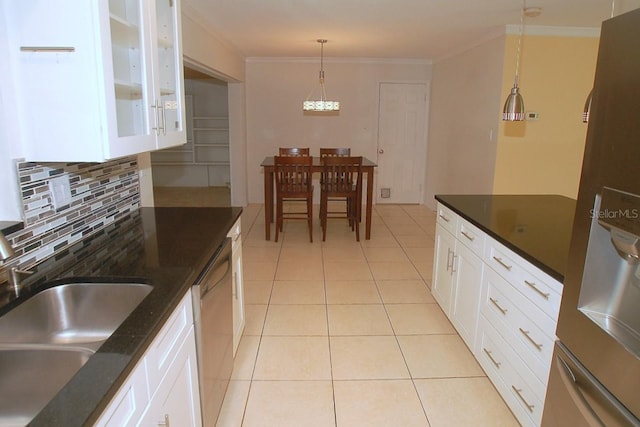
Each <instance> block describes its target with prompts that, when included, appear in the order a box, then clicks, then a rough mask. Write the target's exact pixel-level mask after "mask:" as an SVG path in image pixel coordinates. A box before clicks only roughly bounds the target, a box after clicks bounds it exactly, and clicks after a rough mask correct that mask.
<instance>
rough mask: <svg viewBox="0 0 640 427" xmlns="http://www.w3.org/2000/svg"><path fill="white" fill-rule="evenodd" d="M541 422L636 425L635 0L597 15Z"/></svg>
mask: <svg viewBox="0 0 640 427" xmlns="http://www.w3.org/2000/svg"><path fill="white" fill-rule="evenodd" d="M588 126H589V127H588V131H587V143H586V147H585V155H584V162H583V167H582V177H581V180H580V191H579V194H578V202H577V206H576V215H575V220H574V225H573V234H572V240H571V247H570V252H569V265H568V267H567V272H566V277H565V283H564V293H563V296H562V303H561V307H560V316H559V319H558V330H557V335H558V338H559V342H557V343H556V347H555V351H554V357H553V364H552V367H551V374H550V378H549V385H548V389H547V397H546V401H545V408H544V414H543V418H542V425H543V426H558V427H559V426H583V425H584V426H601V425H605V426H627V425H635V426H640V421H639V419H640V263H639V259H638V257H639V254H640V9H637V10H634V11H631V12H628V13H625V14H623V15H619V16H617V17H615V18H612V19H609V20H607V21H605V22H604V23H603V24H602V31H601V36H600V46H599V50H598V61H597V66H596V76H595V83H594V89H593V100H592V108H591V115H590V119H589V124H588Z"/></svg>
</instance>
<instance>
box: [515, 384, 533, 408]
mask: <svg viewBox="0 0 640 427" xmlns="http://www.w3.org/2000/svg"><path fill="white" fill-rule="evenodd" d="M511 388H512V389H513V391H515V392H516V394H517V395H518V398H519V399H520V400H522V403H524V406H526V407H527V409H528V410H529V412H531V413H533V408H535V405H530V404H529V402H527V401H526V399H525V398H524V396H522V389H521V388H516V386H514V385H512V386H511Z"/></svg>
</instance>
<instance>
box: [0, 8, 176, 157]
mask: <svg viewBox="0 0 640 427" xmlns="http://www.w3.org/2000/svg"><path fill="white" fill-rule="evenodd" d="M0 7H2V8H3V9H4V10H2V12H3V13H4V15H5V17H6V24H7V36H8V44H9V50H10V55H9V60H10V62H11V72H12V76H11V78H10V79H9V80H10V83H5V84H12V85H13V87H14V88H15V90H16V92H17V93H16V98H17V105H16V106H15V108H16V116H17V122H18V123H17V126H18V132H17V133H18V135H19V138H20V142H21V144H22V147H23V153H24V156H25V158H26V159H27V160H30V161H63V162H71V161H83V162H87V161H98V162H99V161H104V160H107V159H111V158H116V157H122V156H127V155H132V154H137V153H141V152H145V151H151V150H156V149H160V148H166V147H170V146H175V145H180V144H184V143H185V142H186V133H185V127H184V124H185V113H184V83H183V75H182V46H181V35H180V34H181V33H180V3H179V0H108V1H107V0H101V1H77V2H70V1H69V0H33V1H26V2H23V1H15V2H3V4H2V6H0Z"/></svg>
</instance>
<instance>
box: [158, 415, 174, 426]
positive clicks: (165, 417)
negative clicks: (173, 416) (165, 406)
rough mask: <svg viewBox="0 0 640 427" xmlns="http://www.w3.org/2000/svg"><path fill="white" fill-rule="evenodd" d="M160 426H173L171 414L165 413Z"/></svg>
mask: <svg viewBox="0 0 640 427" xmlns="http://www.w3.org/2000/svg"><path fill="white" fill-rule="evenodd" d="M158 427H171V422H170V420H169V414H164V421H159V422H158Z"/></svg>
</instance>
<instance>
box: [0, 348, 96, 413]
mask: <svg viewBox="0 0 640 427" xmlns="http://www.w3.org/2000/svg"><path fill="white" fill-rule="evenodd" d="M92 354H93V352H91V351H89V350H79V349H68V348H61V349H47V350H45V349H37V350H35V349H2V350H0V425H3V426H5V425H11V426H24V425H26V424H28V423H29V422H30V421H31V420H32V419H33V418H34V417H35V416H36V415H37V414H38V412H40V411H41V410H42V408H44V407H45V406H46V405H47V403H48V402H49V401H50V400H51V399H52V398H53V397H54V396H55V395H56V393H58V391H60V389H61V388H62V387H63V386H64V385H65V384H66V383H67V382H68V381H69V379H71V377H73V375H74V374H75V373H76V372H77V371H78V370H79V369H80V368H81V367H82V365H84V364H85V363H86V362H87V360H89V357H91V355H92Z"/></svg>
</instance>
